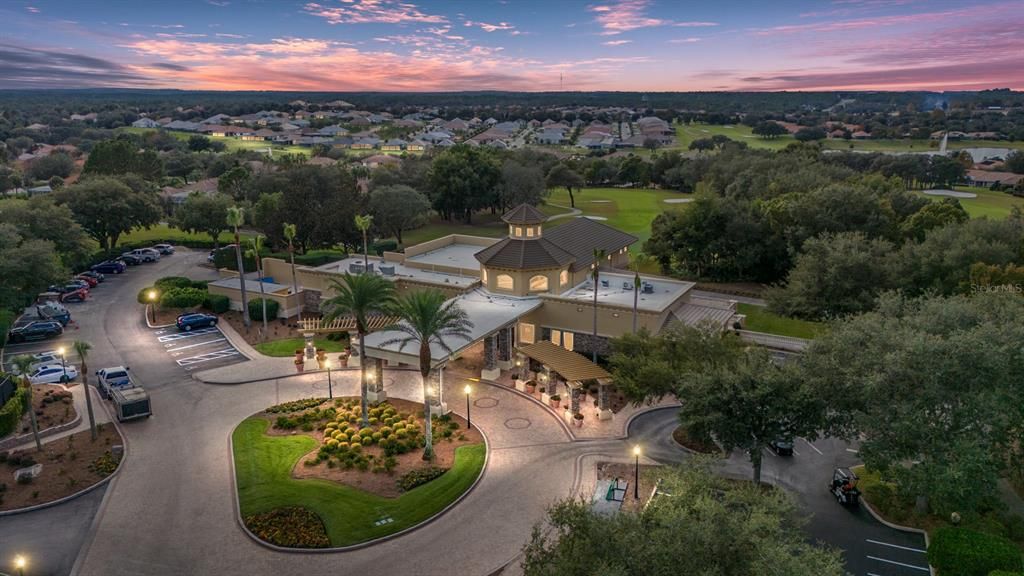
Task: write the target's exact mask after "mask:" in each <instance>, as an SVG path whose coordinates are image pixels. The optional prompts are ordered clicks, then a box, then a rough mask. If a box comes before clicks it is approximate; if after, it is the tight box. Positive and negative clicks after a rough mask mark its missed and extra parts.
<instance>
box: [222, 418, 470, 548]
mask: <svg viewBox="0 0 1024 576" xmlns="http://www.w3.org/2000/svg"><path fill="white" fill-rule="evenodd" d="M268 425H269V422H268V421H266V420H264V419H262V418H248V419H246V420H243V421H242V423H241V424H239V425H238V427H237V428H236V429H235V431H234V433H233V434H232V442H233V444H234V457H235V475H236V480H237V482H238V499H239V502H240V504H241V513H242V516H243V517H245V516H248V515H250V514H256V513H261V512H267V511H269V510H272V509H274V508H279V507H283V506H304V507H306V508H309V509H310V510H312V511H314V512H316V513H317V514H318V515H319V516H320V517H321V518H322V519H323V522H324V526H325V527H326V529H327V535H328V537H329V538H330V541H331V545H332V546H347V545H351V544H357V543H359V542H365V541H366V540H371V539H374V538H380V537H382V536H386V535H388V534H393V533H395V532H398V531H400V530H403V529H405V528H409V527H410V526H414V525H416V524H418V523H420V522H422V521H424V520H426V519H427V518H429V517H430V516H432V515H434V514H436V513H437V512H439V511H440V510H441V509H443V508H444V507H445V506H447V505H448V504H449V503H451V502H452V501H454V500H455V499H456V498H458V497H459V496H460V495H461V494H462V493H464V492H465V491H466V490H468V489H469V487H470V486H471V485H472V484H473V482H474V481H475V480H476V478H477V477H478V476H479V475H480V473H481V471H482V469H483V466H484V461H485V456H486V447H485V446H484V445H483V444H473V445H469V446H462V447H460V448H458V449H457V450H456V453H455V464H454V465H453V466H452V468H451V469H450V470H449V471H448V472H446V473H445V474H444V475H442V476H441V477H440V478H437V479H436V480H433V481H431V482H428V483H427V484H424V485H422V486H419V487H417V488H414V489H413V490H411V491H409V492H406V493H405V494H403V495H402V496H401V497H399V498H382V497H380V496H375V495H372V494H368V493H366V492H362V491H360V490H357V489H355V488H351V487H349V486H346V485H344V484H340V483H337V482H331V481H328V480H315V479H313V480H309V479H307V480H296V479H294V478H292V477H291V470H292V467H294V465H295V463H296V462H297V461H298V460H299V458H301V457H302V455H303V454H306V453H308V452H311V451H313V450H315V449H316V448H317V446H318V443H317V441H316V440H314V439H313V438H311V437H309V436H306V435H304V434H296V435H294V436H267V435H265V434H264V431H265V430H266V429H267V426H268ZM388 517H390V518H391V519H392V520H393V522H390V523H388V524H384V525H381V526H375V525H374V522H376V521H377V520H380V519H382V518H388Z"/></svg>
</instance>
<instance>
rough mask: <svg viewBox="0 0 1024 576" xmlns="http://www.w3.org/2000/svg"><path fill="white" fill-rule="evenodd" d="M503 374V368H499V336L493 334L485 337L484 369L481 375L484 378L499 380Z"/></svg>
mask: <svg viewBox="0 0 1024 576" xmlns="http://www.w3.org/2000/svg"><path fill="white" fill-rule="evenodd" d="M499 376H501V369H500V368H498V338H497V337H496V336H495V335H494V334H491V335H490V336H485V337H484V369H483V370H481V371H480V377H481V378H483V379H484V380H497V379H498V377H499Z"/></svg>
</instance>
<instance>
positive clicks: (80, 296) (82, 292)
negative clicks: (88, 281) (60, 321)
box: [60, 288, 89, 302]
mask: <svg viewBox="0 0 1024 576" xmlns="http://www.w3.org/2000/svg"><path fill="white" fill-rule="evenodd" d="M88 297H89V291H88V290H86V289H85V288H78V289H76V290H69V291H67V292H64V293H63V294H61V295H60V301H61V302H85V299H86V298H88Z"/></svg>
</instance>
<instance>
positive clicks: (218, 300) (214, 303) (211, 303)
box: [203, 294, 231, 314]
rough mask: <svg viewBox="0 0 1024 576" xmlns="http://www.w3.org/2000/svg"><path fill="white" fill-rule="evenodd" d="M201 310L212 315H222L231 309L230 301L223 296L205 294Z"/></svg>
mask: <svg viewBox="0 0 1024 576" xmlns="http://www.w3.org/2000/svg"><path fill="white" fill-rule="evenodd" d="M203 308H206V309H207V310H209V311H210V312H213V313H214V314H223V313H225V312H227V311H228V309H230V308H231V299H230V298H228V297H227V296H225V295H223V294H207V295H206V299H205V300H203Z"/></svg>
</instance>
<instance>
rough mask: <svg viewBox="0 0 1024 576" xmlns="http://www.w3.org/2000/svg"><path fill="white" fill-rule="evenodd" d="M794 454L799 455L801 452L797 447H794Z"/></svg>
mask: <svg viewBox="0 0 1024 576" xmlns="http://www.w3.org/2000/svg"><path fill="white" fill-rule="evenodd" d="M793 454H796V455H797V456H799V455H800V452H799V451H798V450H797V449H796V448H793Z"/></svg>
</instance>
